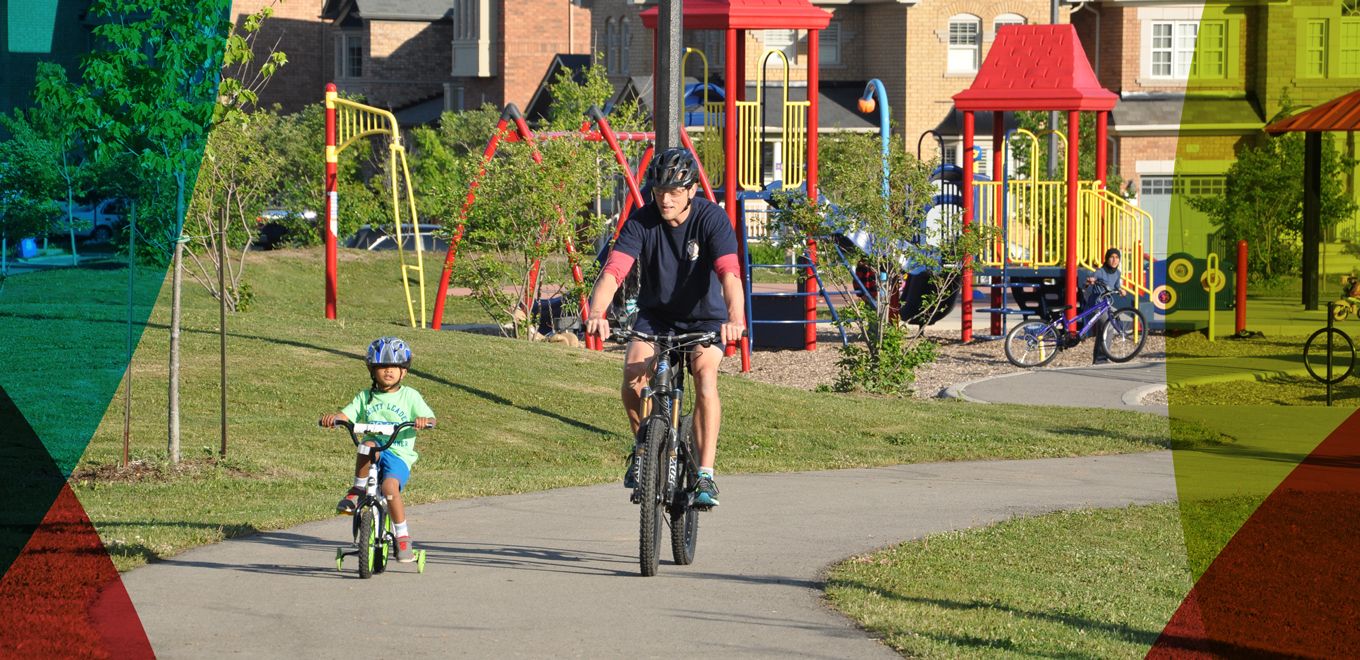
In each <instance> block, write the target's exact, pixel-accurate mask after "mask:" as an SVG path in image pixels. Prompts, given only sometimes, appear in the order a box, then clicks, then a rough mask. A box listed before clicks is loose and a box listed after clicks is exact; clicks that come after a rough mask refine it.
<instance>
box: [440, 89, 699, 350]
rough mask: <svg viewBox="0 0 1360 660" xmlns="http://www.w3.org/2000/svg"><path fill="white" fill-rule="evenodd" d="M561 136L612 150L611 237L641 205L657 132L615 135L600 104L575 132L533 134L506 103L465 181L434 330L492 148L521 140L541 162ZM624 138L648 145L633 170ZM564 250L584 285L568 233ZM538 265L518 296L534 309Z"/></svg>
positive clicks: (584, 305)
mask: <svg viewBox="0 0 1360 660" xmlns="http://www.w3.org/2000/svg"><path fill="white" fill-rule="evenodd" d="M681 135H682V136H683V138H682V139H683V140H684V143H685V146H686V147H687V148H689V149H690V150H693V149H694V146H693V144H691V143H690V142H689V138H688V136H687V135H685V134H684V133H681ZM563 138H577V139H583V140H586V141H588V142H604V143H605V144H606V145H608V147H609V149H610V151H612V152H613V154H614V160H615V162H616V163H617V164H618V167H619V171H620V173H621V174H622V178H623V181H624V183H625V185H626V186H627V187H628V196H627V198H626V199H625V203H624V207H623V211H622V213H621V214H620V216H619V223H618V225H617V226H616V228H615V230H614V237H615V238H617V237H618V232H619V231H620V230H621V229H622V228H623V223H624V221H625V220H626V219H627V217H628V213H629V211H631V210H632V209H633V208H635V207H638V206H641V205H642V204H643V203H644V202H643V198H642V192H641V189H640V188H639V185H638V183H639V179H640V177H641V174H642V172H644V171H645V170H646V168H647V164H648V163H649V162H650V161H651V158H652V153H653V150H654V147H653V145H652V143H654V142H655V141H656V134H655V133H653V132H625V133H615V132H614V130H613V128H612V127H610V125H609V120H608V119H607V118H606V117H605V115H604V113H603V112H602V111H600V109H599V108H596V107H591V108H590V109H589V110H588V111H587V112H586V117H585V119H583V121H582V122H581V126H580V128H579V129H578V130H576V131H565V132H537V133H536V132H534V131H532V130H531V129H530V128H529V124H528V122H526V121H525V119H524V116H523V114H522V113H521V112H520V110H519V108H518V107H516V106H515V105H514V104H513V103H512V104H509V105H507V106H506V107H505V109H504V110H503V111H502V112H501V118H500V120H499V122H498V123H497V125H496V129H495V131H494V132H493V134H492V136H491V138H490V140H489V141H488V142H487V146H486V149H485V150H484V151H483V152H482V166H481V168H480V169H479V170H478V173H477V175H476V176H475V177H474V178H473V180H472V182H471V184H470V185H469V187H468V193H467V197H466V198H465V199H464V202H463V206H462V209H461V210H460V211H459V215H458V226H457V227H456V228H455V229H454V233H453V238H452V240H451V241H450V242H449V249H448V252H447V254H446V255H445V258H444V268H443V271H442V272H441V274H440V277H439V288H438V290H437V292H436V295H435V307H434V316H433V318H432V319H431V326H432V327H433V328H434V329H436V330H438V329H439V328H440V326H441V325H442V320H443V316H444V300H445V298H446V296H447V295H448V287H449V278H450V275H451V274H452V272H453V264H454V261H455V260H456V259H457V255H458V246H459V244H460V243H461V242H462V239H463V232H464V229H465V224H466V222H467V218H468V214H469V212H471V210H472V206H473V204H475V203H476V201H477V187H478V185H479V184H480V182H481V181H482V179H483V177H485V176H486V166H487V164H488V163H490V162H491V159H493V158H495V157H496V152H497V151H498V149H499V148H500V145H501V143H502V142H524V143H526V144H528V145H529V146H530V148H531V149H532V157H533V159H534V161H535V162H542V157H541V155H540V154H539V152H538V148H537V146H535V145H536V144H537V143H539V142H542V141H545V140H556V139H563ZM625 142H639V143H644V144H647V147H646V150H645V151H644V152H643V154H642V157H641V160H640V161H639V164H638V168H637V170H636V171H634V170H633V169H632V167H631V165H630V164H629V160H628V156H627V155H626V154H625V153H624V151H623V147H622V146H621V145H622V143H625ZM699 181H700V185H701V186H702V187H703V189H704V191H705V193H706V194H707V196H708V198H709V200H713V199H714V196H713V189H712V187H711V186H710V184H709V182H708V176H707V174H705V173H704V172H703V171H702V170H701V171H700V173H699ZM568 217H569V216H568V214H567V213H565V212H563V210H561V209H559V210H558V217H557V218H556V222H558V223H566V222H568ZM549 223H550V221H549V220H544V221H543V224H542V225H541V228H540V231H539V236H538V239H537V240H538V241H540V243H541V242H542V241H543V240H544V239H545V238H546V237H547V236H548V234H549V233H550V232H551V230H552V227H551V225H550V224H549ZM563 249H564V251H565V252H566V254H567V259H568V261H569V263H570V266H571V275H572V279H573V280H574V281H575V282H576V283H577V284H583V283H584V280H583V275H582V271H581V265H580V255H579V252H578V251H577V250H576V246H575V245H574V242H573V241H572V240H571V237H570V236H567V237H565V238H564V240H563ZM539 268H540V263H539V262H538V261H535V262H534V263H533V264H532V265H531V266H530V270H529V273H528V278H527V281H528V284H527V286H526V287H525V290H524V295H523V297H522V299H521V303H522V304H523V305H524V309H525V310H526V311H528V310H532V309H533V299H532V297H533V296H534V293H535V292H536V291H537V290H538V277H539ZM577 303H578V304H579V305H580V308H579V309H580V310H581V317H582V318H585V317H586V316H587V315H588V314H589V301H588V300H587V296H586V294H584V293H583V294H581V296H580V299H579V300H578V301H577ZM586 346H587V348H593V349H596V350H599V349H600V348H601V346H600V344H599V342H598V339H597V338H594V337H589V336H588V337H586Z"/></svg>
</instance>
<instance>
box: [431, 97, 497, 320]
mask: <svg viewBox="0 0 1360 660" xmlns="http://www.w3.org/2000/svg"><path fill="white" fill-rule="evenodd" d="M509 125H510V121H509V119H508V117H506V116H505V115H504V114H502V115H501V120H500V122H499V123H497V124H496V132H495V133H493V134H492V135H491V139H490V140H489V141H488V142H487V144H486V150H485V151H483V152H482V167H481V169H480V170H478V171H477V176H475V177H473V179H472V183H470V184H468V193H467V197H466V198H465V199H464V200H463V208H462V209H461V210H460V211H459V212H458V228H457V229H455V230H454V232H453V240H451V241H449V250H448V253H447V254H445V255H444V270H443V272H441V273H440V274H439V290H438V292H437V293H436V294H435V297H434V318H432V319H430V327H431V328H434V329H435V330H438V329H439V326H440V325H442V324H443V322H444V300H445V298H447V297H448V294H449V276H450V275H451V274H452V273H453V262H454V259H455V258H456V257H457V255H458V244H459V243H460V242H462V240H463V224H464V223H466V222H467V217H468V212H469V211H471V210H472V204H473V202H475V201H477V186H478V185H480V184H481V182H482V178H483V177H485V176H486V165H487V163H490V162H491V159H492V158H493V157H495V155H496V149H497V148H498V147H499V146H500V142H501V138H502V137H503V136H504V135H505V129H506V128H507V127H509Z"/></svg>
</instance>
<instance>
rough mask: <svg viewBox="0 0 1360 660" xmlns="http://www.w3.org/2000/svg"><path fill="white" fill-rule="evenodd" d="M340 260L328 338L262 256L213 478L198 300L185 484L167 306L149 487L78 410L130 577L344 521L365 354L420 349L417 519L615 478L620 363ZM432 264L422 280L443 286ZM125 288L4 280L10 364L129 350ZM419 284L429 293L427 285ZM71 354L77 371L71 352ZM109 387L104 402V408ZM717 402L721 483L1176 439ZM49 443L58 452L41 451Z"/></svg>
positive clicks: (789, 392) (96, 497) (192, 301)
mask: <svg viewBox="0 0 1360 660" xmlns="http://www.w3.org/2000/svg"><path fill="white" fill-rule="evenodd" d="M341 255H342V256H341V260H340V265H339V268H340V287H339V290H340V294H339V300H340V305H339V316H340V318H339V320H337V321H326V320H324V318H323V304H322V292H323V288H322V261H321V253H320V251H319V250H315V249H313V250H294V251H281V252H273V253H260V254H256V255H252V257H251V263H250V266H249V270H248V271H247V279H248V281H249V282H250V283H251V286H252V288H253V289H254V291H255V301H254V305H253V306H252V307H251V309H250V310H249V311H246V312H243V313H240V314H233V315H230V316H229V318H228V332H229V358H228V367H229V373H230V382H229V385H228V390H227V394H228V401H229V433H230V435H229V449H228V455H227V458H226V459H224V460H218V459H215V458H213V456H214V453H215V452H216V450H217V446H218V443H219V429H218V395H219V391H218V384H217V383H218V369H219V366H218V357H217V355H218V335H217V309H216V303H215V302H214V301H213V300H211V299H210V298H209V297H208V296H207V295H206V294H205V293H204V292H203V291H202V290H201V289H200V288H198V287H197V285H195V284H193V283H191V282H188V281H186V284H185V298H184V299H185V309H184V320H183V335H182V342H183V351H184V357H183V364H182V370H183V372H182V395H181V396H182V424H183V454H184V456H185V458H186V459H187V460H186V461H185V463H183V464H181V465H180V466H177V467H174V468H171V467H170V466H168V465H167V464H166V462H165V455H166V453H165V438H166V431H165V429H166V423H167V422H166V378H167V373H168V370H167V357H166V356H167V352H168V342H169V337H168V334H169V333H168V332H167V331H166V328H167V324H168V316H169V306H168V304H167V301H168V292H169V287H168V286H167V287H165V288H164V289H162V290H161V291H160V292H159V296H160V297H159V300H158V301H157V303H156V305H155V308H154V310H150V318H149V321H148V325H147V327H146V331H145V333H144V335H142V337H141V340H140V343H139V344H138V346H137V350H136V354H135V357H134V359H133V363H132V369H131V371H132V373H133V375H134V380H133V386H134V393H133V413H132V426H131V437H132V456H133V459H134V461H135V462H140V463H138V464H139V465H140V467H139V468H138V469H137V470H135V471H133V472H131V473H128V472H120V471H118V470H116V469H115V466H116V464H117V463H118V460H119V455H120V451H121V442H122V409H123V402H122V395H121V388H119V390H118V394H117V395H116V396H115V397H114V399H113V401H112V402H111V403H110V402H108V400H107V398H104V399H96V397H95V395H94V394H91V395H90V396H89V397H88V398H90V399H91V402H94V401H96V400H97V401H98V407H97V408H91V407H89V406H87V409H89V410H95V411H96V412H94V413H92V414H91V415H90V416H91V417H92V418H93V420H94V421H91V422H90V424H92V425H93V424H95V423H97V427H95V428H93V440H92V441H91V442H90V443H89V445H88V448H85V450H84V453H83V455H81V456H79V465H78V469H77V470H76V472H75V475H74V476H73V478H72V480H71V482H72V486H73V487H74V489H75V491H76V493H77V495H78V496H79V497H80V499H81V502H82V503H83V504H84V506H85V508H86V510H87V511H88V513H89V515H90V518H91V519H92V520H93V521H94V523H95V525H96V526H97V528H98V529H99V532H100V534H101V536H102V537H103V538H104V540H105V542H106V544H107V545H108V547H109V550H110V552H111V553H112V555H113V557H114V561H115V563H116V565H117V566H118V567H119V568H120V569H122V570H126V569H128V568H131V567H134V566H137V565H139V564H141V563H143V562H145V561H147V560H150V559H153V558H156V557H163V556H168V555H172V554H175V553H177V552H180V551H182V550H184V549H186V548H189V547H192V546H195V545H201V544H204V543H211V542H215V541H219V540H222V539H223V538H227V537H230V536H236V535H241V534H247V533H251V532H253V531H256V530H264V529H277V528H281V527H286V526H290V525H294V524H297V523H300V522H304V521H307V520H314V519H318V518H322V517H325V516H328V515H332V510H331V507H333V506H334V502H335V500H337V499H338V498H339V497H340V495H341V494H342V493H343V491H344V489H345V487H346V486H347V484H348V482H349V477H348V476H347V475H348V473H349V472H350V470H352V465H353V450H352V448H351V445H350V443H349V440H348V438H347V437H346V436H344V434H343V432H340V431H328V430H322V429H319V428H317V426H316V419H317V417H318V416H320V415H321V414H322V413H325V412H330V411H335V410H338V409H339V407H340V406H342V405H343V404H344V403H346V402H348V401H349V400H350V398H351V397H353V396H354V394H355V393H356V392H357V391H359V390H360V389H361V388H363V387H366V386H367V384H368V379H367V373H366V371H365V369H364V367H363V363H362V359H363V351H364V348H365V347H366V346H367V344H368V343H369V342H370V341H371V340H372V339H373V338H375V337H378V336H382V335H388V334H397V335H400V336H402V337H403V338H405V339H406V340H407V341H408V342H410V343H411V344H412V346H413V347H414V350H415V355H416V357H415V362H414V365H413V369H412V371H411V374H410V376H409V377H408V380H407V381H406V383H407V384H408V385H411V386H413V387H415V388H416V389H418V390H420V391H421V393H422V394H424V396H425V398H426V400H427V401H428V402H429V403H430V405H431V406H432V407H433V408H434V410H435V411H436V413H437V414H438V415H439V417H440V421H441V424H440V427H439V428H438V429H437V430H434V431H430V432H425V433H422V435H421V438H420V441H419V443H418V449H419V450H420V452H421V460H420V462H419V463H418V464H417V466H416V469H415V470H414V475H415V476H414V477H413V479H412V483H411V486H410V490H409V499H410V500H411V501H413V502H431V501H436V500H443V499H449V498H463V497H474V496H482V495H491V494H499V493H513V492H523V491H532V490H541V489H546V488H554V487H561V486H572V485H581V484H590V483H601V482H606V481H611V480H615V479H619V478H621V477H620V473H621V471H622V467H623V457H624V454H625V450H626V448H627V447H628V446H629V444H630V440H629V438H628V437H627V433H626V428H627V427H626V422H625V418H624V415H623V413H622V411H621V410H620V409H619V404H618V399H617V396H618V395H617V391H618V379H619V374H620V358H619V356H618V355H617V354H598V353H591V352H586V351H583V350H578V349H569V348H566V347H563V346H559V345H550V344H531V343H526V342H517V341H511V340H505V339H501V338H497V337H489V336H481V335H474V334H468V333H460V332H450V331H442V332H435V331H432V330H412V329H410V328H408V327H405V325H404V319H405V316H406V311H405V302H404V298H403V296H402V294H401V287H400V282H399V280H398V271H397V268H396V265H395V259H396V256H395V254H394V253H390V252H388V253H354V252H350V251H343V252H342V253H341ZM437 261H438V260H434V259H431V260H429V261H428V262H427V266H428V267H429V268H430V270H431V271H432V272H437V268H438V264H437ZM96 276H98V277H96ZM119 277H125V276H121V275H119V273H116V272H115V273H112V274H109V273H89V272H86V271H80V270H67V271H53V272H46V273H35V274H31V275H25V276H23V277H20V278H12V279H11V280H10V282H9V284H8V290H7V291H6V293H5V299H4V308H3V314H0V315H3V316H5V318H4V321H5V323H6V325H5V328H6V332H11V333H14V336H15V339H16V340H18V341H16V342H11V345H12V346H13V345H16V344H17V345H22V339H23V337H24V336H37V335H40V334H45V333H51V332H54V328H61V329H62V331H71V332H76V333H78V332H81V331H89V332H93V331H94V330H80V329H88V328H95V329H100V330H102V331H103V332H105V333H108V332H110V331H111V332H114V333H122V332H124V330H123V322H122V320H121V319H122V318H123V315H124V314H125V308H124V304H125V303H124V300H125V299H124V297H123V296H125V294H124V293H122V292H121V289H120V287H121V286H122V285H120V284H119V281H120V280H119ZM427 281H428V282H430V286H431V287H433V284H434V280H433V277H431V278H430V279H429V280H427ZM156 284H159V283H156ZM147 286H151V285H149V284H148V285H147ZM151 293H152V294H153V295H154V294H155V291H154V288H153V289H152V291H151ZM481 318H482V317H481V312H480V310H478V309H477V308H476V306H475V305H474V304H473V303H471V302H470V301H468V300H451V301H450V306H449V310H448V312H446V315H445V321H446V322H447V323H454V322H458V321H459V320H464V319H465V320H466V321H469V322H479V321H480V320H481ZM119 341H121V340H119ZM116 346H117V347H121V343H117V344H116ZM119 350H121V348H119ZM68 351H69V352H71V353H72V354H79V353H80V351H81V348H80V341H79V339H78V338H76V339H73V340H72V342H71V344H70V347H69V349H68ZM106 353H108V355H106V356H104V359H106V360H108V361H109V362H111V363H114V364H117V360H118V359H119V358H118V350H113V349H109V350H108V351H106ZM72 368H74V367H72ZM67 375H68V376H69V374H67ZM116 385H117V383H116V382H114V383H111V384H110V386H109V387H106V388H104V389H103V390H98V391H99V392H103V396H105V397H107V396H108V391H109V390H111V389H112V386H116ZM68 387H69V384H68V382H66V381H63V380H61V379H57V378H51V379H47V378H40V379H35V380H32V381H30V382H28V385H27V390H29V391H31V392H30V393H31V396H30V397H29V398H28V399H27V400H30V401H32V400H39V401H41V400H46V401H60V400H62V398H61V397H63V396H65V394H64V392H65V391H66V389H67V388H68ZM722 387H723V397H724V399H723V403H724V420H723V423H724V426H723V443H722V451H721V454H720V456H721V458H720V462H721V467H722V469H723V470H724V471H726V472H754V471H789V470H811V469H826V468H841V467H861V466H875V465H890V464H899V463H911V462H920V461H943V460H968V459H984V458H1037V457H1049V456H1072V455H1084V454H1101V453H1118V452H1135V451H1146V450H1152V449H1158V448H1164V447H1165V446H1166V442H1167V440H1166V437H1167V426H1166V420H1165V419H1164V418H1157V417H1153V416H1148V415H1143V414H1137V413H1129V412H1119V411H1103V410H1072V409H1058V408H1054V409H1045V408H1036V407H1020V406H1000V405H993V406H981V407H976V406H970V405H967V404H963V403H959V402H945V401H940V402H934V401H932V402H922V401H912V400H904V399H888V398H875V397H867V396H846V395H836V394H825V393H812V392H806V391H801V390H796V389H792V388H784V387H776V386H770V385H763V384H760V383H755V382H751V381H747V380H744V379H740V378H729V377H723V381H722ZM6 389H7V390H9V389H10V388H9V385H8V384H7V385H6ZM96 389H97V388H96ZM16 400H17V399H16ZM20 404H21V405H23V402H20ZM91 405H92V404H91ZM73 410H74V408H71V407H68V406H48V407H47V408H45V409H41V410H39V409H35V407H33V406H30V407H29V408H26V409H25V414H26V415H28V414H30V413H32V416H33V417H34V418H35V419H40V420H41V423H40V424H39V426H41V427H42V428H43V429H48V430H49V432H50V433H53V434H55V433H58V432H59V430H60V429H65V428H68V427H71V425H72V424H76V423H78V422H81V421H82V420H80V419H76V418H75V417H76V416H77V414H76V413H74V412H72V411H73ZM101 417H102V419H100V418H101ZM69 433H74V431H71V432H69ZM71 437H75V436H74V435H72V436H71ZM81 437H82V440H81V444H79V445H78V446H80V447H84V445H83V437H88V435H86V436H81ZM43 440H44V442H45V443H46V444H47V445H48V447H49V448H50V447H54V446H56V445H54V444H53V443H52V442H49V438H48V437H47V435H44V436H43ZM64 446H76V445H74V444H73V443H67V444H66V445H64ZM74 462H75V459H74V458H72V459H71V463H74Z"/></svg>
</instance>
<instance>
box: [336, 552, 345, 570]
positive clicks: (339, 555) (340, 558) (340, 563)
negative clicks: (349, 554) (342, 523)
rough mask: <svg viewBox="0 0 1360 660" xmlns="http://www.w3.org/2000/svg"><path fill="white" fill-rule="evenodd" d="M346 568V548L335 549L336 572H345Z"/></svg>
mask: <svg viewBox="0 0 1360 660" xmlns="http://www.w3.org/2000/svg"><path fill="white" fill-rule="evenodd" d="M344 566H345V549H344V548H336V549H335V570H337V571H339V570H343V568H344Z"/></svg>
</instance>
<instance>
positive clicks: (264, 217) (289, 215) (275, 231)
mask: <svg viewBox="0 0 1360 660" xmlns="http://www.w3.org/2000/svg"><path fill="white" fill-rule="evenodd" d="M298 220H303V221H305V222H306V223H307V224H309V225H313V226H314V225H315V224H316V222H317V220H316V211H309V210H304V211H290V210H287V209H265V210H263V211H261V212H260V214H259V215H257V216H255V229H256V231H257V232H258V234H257V238H256V239H255V245H256V246H257V247H259V248H261V249H264V250H268V249H272V248H273V247H275V246H277V245H279V244H280V243H281V242H283V239H284V237H285V236H287V235H288V232H289V231H290V226H289V225H290V224H293V226H294V227H295V226H296V224H295V223H296V222H297V221H298Z"/></svg>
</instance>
